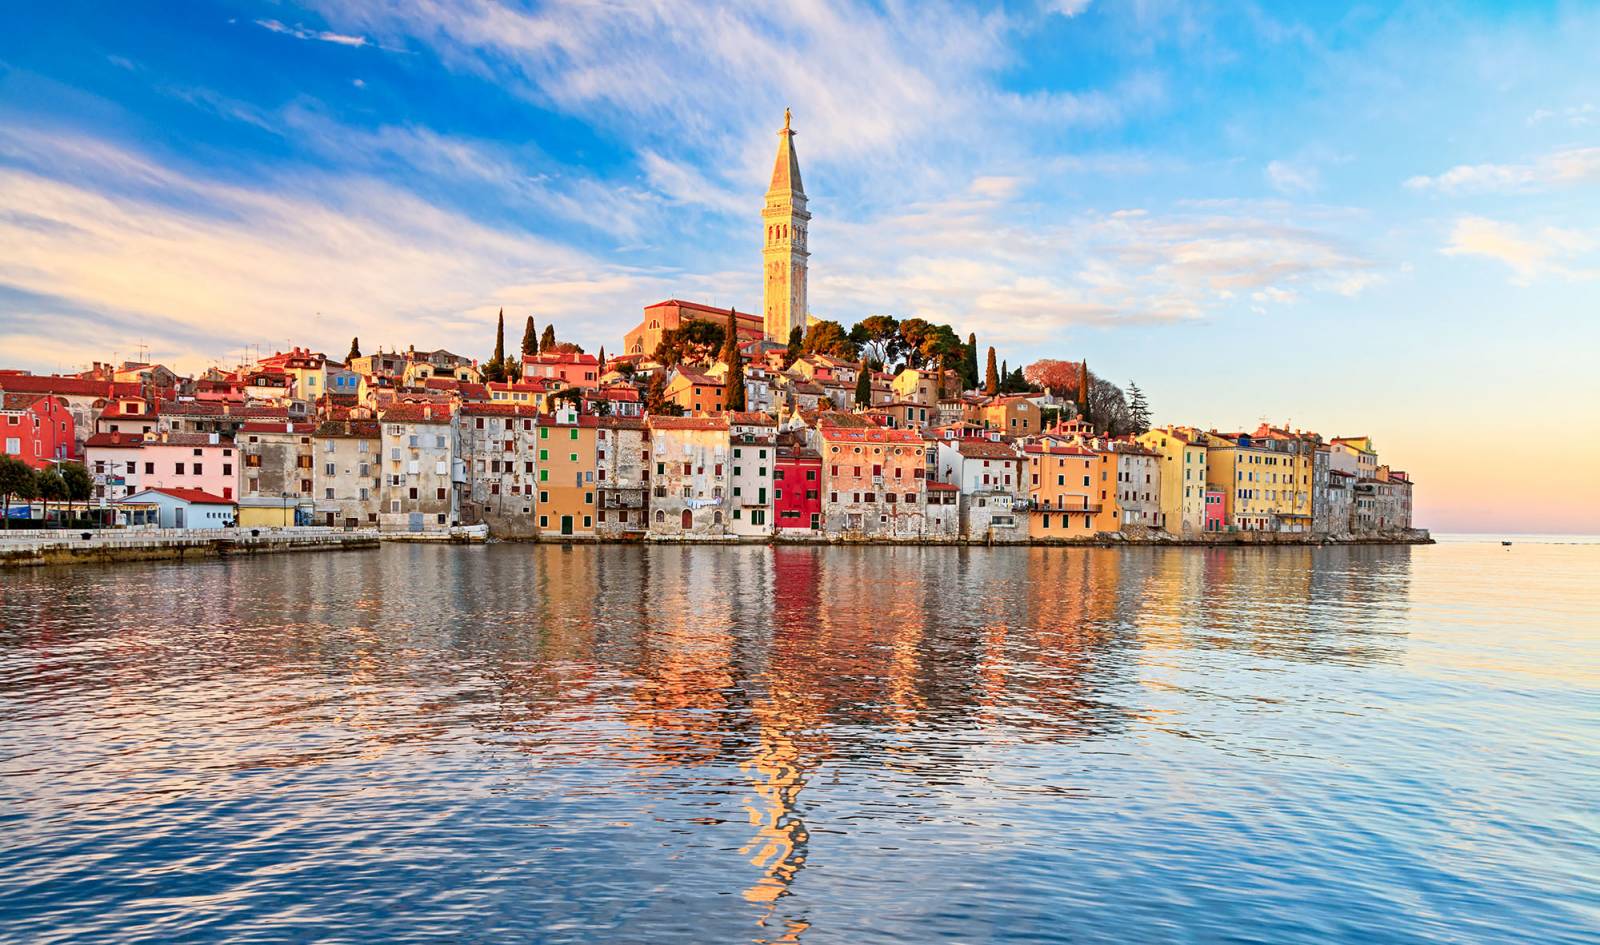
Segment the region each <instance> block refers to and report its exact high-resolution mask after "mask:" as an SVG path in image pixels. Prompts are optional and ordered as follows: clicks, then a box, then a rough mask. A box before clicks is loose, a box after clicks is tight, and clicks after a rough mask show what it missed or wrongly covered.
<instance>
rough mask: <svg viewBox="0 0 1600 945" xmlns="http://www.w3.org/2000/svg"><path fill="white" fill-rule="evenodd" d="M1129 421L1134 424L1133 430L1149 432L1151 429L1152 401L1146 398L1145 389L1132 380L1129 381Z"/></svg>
mask: <svg viewBox="0 0 1600 945" xmlns="http://www.w3.org/2000/svg"><path fill="white" fill-rule="evenodd" d="M1128 421H1129V423H1131V424H1132V425H1133V432H1135V433H1147V432H1149V430H1150V402H1149V401H1147V400H1145V399H1144V391H1142V390H1140V389H1139V385H1138V384H1135V383H1134V382H1132V381H1129V382H1128Z"/></svg>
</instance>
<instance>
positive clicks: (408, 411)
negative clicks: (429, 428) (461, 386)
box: [379, 404, 450, 423]
mask: <svg viewBox="0 0 1600 945" xmlns="http://www.w3.org/2000/svg"><path fill="white" fill-rule="evenodd" d="M379 419H381V420H382V421H383V422H384V423H449V422H450V408H449V406H448V405H446V404H392V405H390V406H389V407H386V408H384V411H383V415H382V416H381V417H380V418H379Z"/></svg>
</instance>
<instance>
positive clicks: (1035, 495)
mask: <svg viewBox="0 0 1600 945" xmlns="http://www.w3.org/2000/svg"><path fill="white" fill-rule="evenodd" d="M1022 454H1023V457H1024V458H1025V459H1026V460H1027V464H1028V468H1027V471H1026V473H1025V474H1024V475H1026V476H1027V486H1028V498H1029V499H1031V500H1032V504H1031V510H1030V512H1029V518H1030V522H1029V524H1030V526H1031V530H1030V532H1029V533H1030V534H1031V535H1033V537H1035V538H1088V537H1090V536H1092V535H1094V533H1095V532H1096V531H1098V530H1099V529H1098V527H1097V524H1096V522H1095V519H1096V517H1097V516H1099V515H1100V514H1101V503H1100V501H1099V500H1098V499H1096V498H1094V496H1096V495H1098V494H1099V487H1098V486H1097V485H1096V483H1095V477H1096V475H1097V474H1098V473H1099V471H1100V466H1101V458H1100V457H1099V456H1097V455H1096V454H1095V452H1094V451H1093V450H1089V449H1085V448H1083V447H1081V446H1074V445H1051V444H1049V443H1039V442H1036V443H1028V444H1026V445H1024V446H1023V448H1022Z"/></svg>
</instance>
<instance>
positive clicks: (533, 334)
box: [522, 315, 539, 354]
mask: <svg viewBox="0 0 1600 945" xmlns="http://www.w3.org/2000/svg"><path fill="white" fill-rule="evenodd" d="M522 353H523V354H538V353H539V332H538V330H537V329H536V328H534V327H533V316H532V315H529V316H528V323H527V324H526V325H524V326H523V327H522Z"/></svg>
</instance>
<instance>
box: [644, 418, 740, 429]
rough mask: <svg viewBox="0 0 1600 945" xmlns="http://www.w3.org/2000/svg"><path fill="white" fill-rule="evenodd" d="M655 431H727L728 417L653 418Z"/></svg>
mask: <svg viewBox="0 0 1600 945" xmlns="http://www.w3.org/2000/svg"><path fill="white" fill-rule="evenodd" d="M650 428H651V429H653V430H726V429H728V418H727V417H651V418H650Z"/></svg>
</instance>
